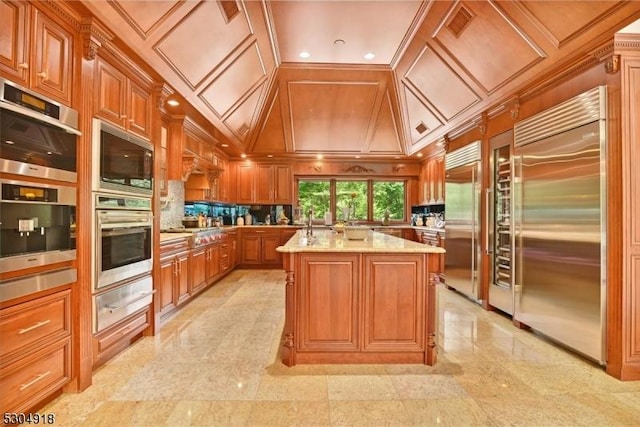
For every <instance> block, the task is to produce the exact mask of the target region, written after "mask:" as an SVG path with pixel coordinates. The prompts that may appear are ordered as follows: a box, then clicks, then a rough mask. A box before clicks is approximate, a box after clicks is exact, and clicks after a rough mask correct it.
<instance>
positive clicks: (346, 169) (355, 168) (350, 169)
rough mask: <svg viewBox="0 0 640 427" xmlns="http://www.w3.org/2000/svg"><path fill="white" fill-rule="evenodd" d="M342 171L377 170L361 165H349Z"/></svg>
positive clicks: (366, 171)
mask: <svg viewBox="0 0 640 427" xmlns="http://www.w3.org/2000/svg"><path fill="white" fill-rule="evenodd" d="M342 172H351V173H370V172H375V170H374V169H369V168H365V167H364V166H360V165H353V166H349V167H348V168H344V169H342Z"/></svg>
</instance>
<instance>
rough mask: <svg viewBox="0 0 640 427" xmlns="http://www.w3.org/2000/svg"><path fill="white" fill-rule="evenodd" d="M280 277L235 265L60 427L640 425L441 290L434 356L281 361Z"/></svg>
mask: <svg viewBox="0 0 640 427" xmlns="http://www.w3.org/2000/svg"><path fill="white" fill-rule="evenodd" d="M283 284H284V273H283V272H282V271H275V270H271V271H266V270H260V271H255V270H253V271H247V270H236V271H234V272H232V273H231V274H230V275H229V276H227V277H226V278H225V279H224V280H222V281H221V282H220V283H218V284H216V285H215V286H214V287H212V288H210V289H209V290H207V291H206V292H205V293H204V294H202V295H200V296H199V297H197V298H196V299H195V300H194V301H192V302H191V303H189V304H187V305H186V306H185V307H184V308H183V309H182V310H180V311H179V312H178V313H176V314H175V315H174V316H173V317H172V318H171V319H169V320H168V321H167V322H166V323H164V325H163V327H162V329H161V331H160V333H159V334H158V335H157V336H155V337H145V338H143V339H142V340H140V341H138V342H137V343H136V344H134V345H133V346H131V347H130V348H128V349H127V350H126V351H125V352H123V353H121V354H120V355H118V356H117V357H115V358H114V359H112V360H110V361H109V362H108V363H106V364H105V365H104V366H103V367H102V368H100V369H99V370H98V371H97V372H95V374H94V377H93V385H92V386H91V387H90V388H88V389H87V390H86V391H84V392H83V393H81V394H76V395H71V394H66V395H62V396H61V397H59V398H58V399H56V400H55V401H53V402H51V403H50V404H49V405H47V407H45V408H43V412H49V413H51V412H53V413H55V414H56V425H59V426H62V425H70V426H71V425H87V426H128V425H140V426H160V425H168V426H188V425H202V426H206V425H220V426H232V425H313V426H322V425H335V426H356V425H370V426H396V425H398V426H400V425H429V426H435V425H443V426H444V425H450V426H467V425H478V426H484V425H488V426H501V425H509V426H582V425H584V426H616V425H626V426H639V425H640V381H636V382H620V381H617V380H615V379H614V378H612V377H609V376H607V375H606V374H605V373H604V371H603V370H602V368H599V367H597V366H594V365H592V364H590V363H589V362H586V361H584V360H582V359H580V358H578V357H576V356H574V355H572V354H570V353H568V352H566V351H564V350H562V349H561V348H558V347H556V346H554V345H552V344H550V343H548V342H546V341H544V340H542V339H541V338H539V337H538V336H536V335H533V334H532V333H530V332H526V331H521V330H518V329H516V328H515V327H513V326H512V325H511V322H510V320H509V319H508V318H506V317H503V316H501V315H499V314H496V313H492V312H486V311H484V310H482V309H481V308H480V307H478V306H477V305H475V304H474V303H472V302H470V301H468V300H466V299H464V298H463V297H461V296H460V295H458V294H456V293H454V292H452V291H448V290H446V289H440V290H439V304H440V306H439V308H440V321H439V328H440V334H439V335H440V336H439V345H440V354H439V362H438V363H437V365H436V366H433V367H428V366H423V365H320V366H317V365H316V366H310V365H306V366H305V365H299V366H295V367H292V368H287V367H285V366H284V365H282V363H281V362H280V361H279V358H278V351H279V346H280V335H281V331H282V327H283V323H284V316H283V306H284V285H283Z"/></svg>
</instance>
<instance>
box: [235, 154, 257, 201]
mask: <svg viewBox="0 0 640 427" xmlns="http://www.w3.org/2000/svg"><path fill="white" fill-rule="evenodd" d="M255 176H256V167H255V164H253V163H246V162H241V163H238V165H237V167H236V180H237V187H236V202H237V203H240V204H242V203H253V201H254V194H255V191H254V181H255Z"/></svg>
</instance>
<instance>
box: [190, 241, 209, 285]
mask: <svg viewBox="0 0 640 427" xmlns="http://www.w3.org/2000/svg"><path fill="white" fill-rule="evenodd" d="M207 255H208V253H207V251H206V250H204V249H198V250H194V251H193V252H192V253H191V287H192V290H193V291H197V290H198V289H200V288H201V287H203V286H205V285H206V284H207V263H208V260H207Z"/></svg>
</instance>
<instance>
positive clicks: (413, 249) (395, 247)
mask: <svg viewBox="0 0 640 427" xmlns="http://www.w3.org/2000/svg"><path fill="white" fill-rule="evenodd" d="M276 250H277V251H278V252H283V253H297V252H358V253H419V254H423V253H435V254H442V253H445V250H444V249H443V248H439V247H435V246H429V245H425V244H423V243H418V242H413V241H411V240H406V239H401V238H399V237H395V236H391V235H388V234H384V233H378V232H376V231H372V230H370V231H369V232H368V234H367V238H366V239H365V240H349V239H347V238H346V237H345V236H344V233H336V232H335V231H332V230H313V236H311V237H310V238H309V237H307V236H306V230H304V229H303V230H298V231H297V232H296V234H294V235H293V237H292V238H291V239H289V241H288V242H287V243H286V244H285V245H283V246H279V247H278V248H276Z"/></svg>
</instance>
